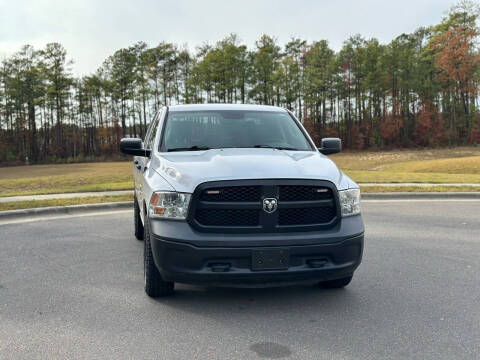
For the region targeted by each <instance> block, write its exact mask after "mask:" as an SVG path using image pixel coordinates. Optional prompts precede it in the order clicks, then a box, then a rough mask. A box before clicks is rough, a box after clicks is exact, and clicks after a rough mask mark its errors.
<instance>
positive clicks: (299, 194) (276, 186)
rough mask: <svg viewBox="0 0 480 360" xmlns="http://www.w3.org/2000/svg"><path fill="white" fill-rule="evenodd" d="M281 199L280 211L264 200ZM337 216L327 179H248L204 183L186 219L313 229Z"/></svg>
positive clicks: (213, 228)
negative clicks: (269, 209) (265, 205)
mask: <svg viewBox="0 0 480 360" xmlns="http://www.w3.org/2000/svg"><path fill="white" fill-rule="evenodd" d="M265 198H275V199H277V200H278V207H277V209H276V211H273V212H272V213H268V212H266V211H264V210H263V200H264V199H265ZM338 219H339V209H338V201H337V196H336V188H335V187H334V185H333V184H332V183H330V182H327V181H315V180H245V181H223V182H222V181H220V182H210V183H204V184H201V185H199V186H198V187H197V189H196V190H195V192H194V194H193V196H192V201H191V206H190V213H189V217H188V220H189V222H190V224H191V225H192V226H193V227H195V228H196V229H197V230H199V231H206V232H220V233H221V232H225V233H227V232H282V231H312V230H316V229H323V228H328V227H332V226H334V225H335V224H336V223H337V220H338Z"/></svg>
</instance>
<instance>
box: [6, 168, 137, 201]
mask: <svg viewBox="0 0 480 360" xmlns="http://www.w3.org/2000/svg"><path fill="white" fill-rule="evenodd" d="M132 171H133V170H132V163H131V162H102V163H82V164H63V165H33V166H17V167H4V168H0V196H16V195H37V194H59V193H75V192H86V191H108V190H131V189H132V188H133V178H132Z"/></svg>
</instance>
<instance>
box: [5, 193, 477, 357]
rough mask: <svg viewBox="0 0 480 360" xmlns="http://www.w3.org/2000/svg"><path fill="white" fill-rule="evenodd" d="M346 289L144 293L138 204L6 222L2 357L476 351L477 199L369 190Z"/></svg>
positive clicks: (456, 354)
mask: <svg viewBox="0 0 480 360" xmlns="http://www.w3.org/2000/svg"><path fill="white" fill-rule="evenodd" d="M363 214H364V220H365V224H366V229H367V232H366V245H365V253H364V258H363V263H362V265H361V266H360V268H359V269H358V271H357V273H356V274H355V276H354V279H353V281H352V283H351V284H350V285H349V286H348V287H347V288H345V289H342V290H325V289H319V288H316V287H314V286H305V285H303V286H295V287H284V288H268V289H237V288H235V289H226V288H204V287H195V286H188V285H178V286H177V287H176V289H177V292H176V294H175V295H174V296H172V297H170V298H166V299H160V300H153V299H150V298H148V297H147V296H146V295H145V293H144V291H143V269H142V251H143V244H142V242H139V241H137V240H135V238H134V237H133V233H132V230H133V224H132V223H133V221H132V215H133V212H132V211H131V210H119V211H114V212H112V211H111V212H98V213H95V214H94V215H89V214H81V215H78V216H72V215H62V216H56V217H52V218H49V217H45V218H43V219H37V220H36V221H28V219H25V220H23V222H22V223H15V224H6V225H1V226H0V359H2V360H5V359H67V358H69V359H276V358H289V359H334V360H335V359H449V360H451V359H479V358H480V261H479V258H480V201H479V200H473V199H470V200H469V199H464V200H459V201H457V200H453V199H449V200H446V201H442V200H420V199H417V200H400V201H397V200H367V201H364V203H363Z"/></svg>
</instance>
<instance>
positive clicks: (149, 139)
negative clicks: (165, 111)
mask: <svg viewBox="0 0 480 360" xmlns="http://www.w3.org/2000/svg"><path fill="white" fill-rule="evenodd" d="M161 117H162V111H159V112H158V113H157V115H156V116H155V117H154V118H153V120H152V122H151V123H150V127H149V128H148V131H147V135H146V136H145V149H147V150H151V149H152V148H153V143H154V142H155V135H157V129H158V124H159V123H160V118H161Z"/></svg>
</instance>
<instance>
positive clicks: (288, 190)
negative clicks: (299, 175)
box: [279, 185, 333, 201]
mask: <svg viewBox="0 0 480 360" xmlns="http://www.w3.org/2000/svg"><path fill="white" fill-rule="evenodd" d="M279 188H280V189H279V200H280V201H312V200H325V199H332V198H333V194H332V190H331V189H329V188H327V187H324V186H308V185H282V186H280V187H279Z"/></svg>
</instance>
